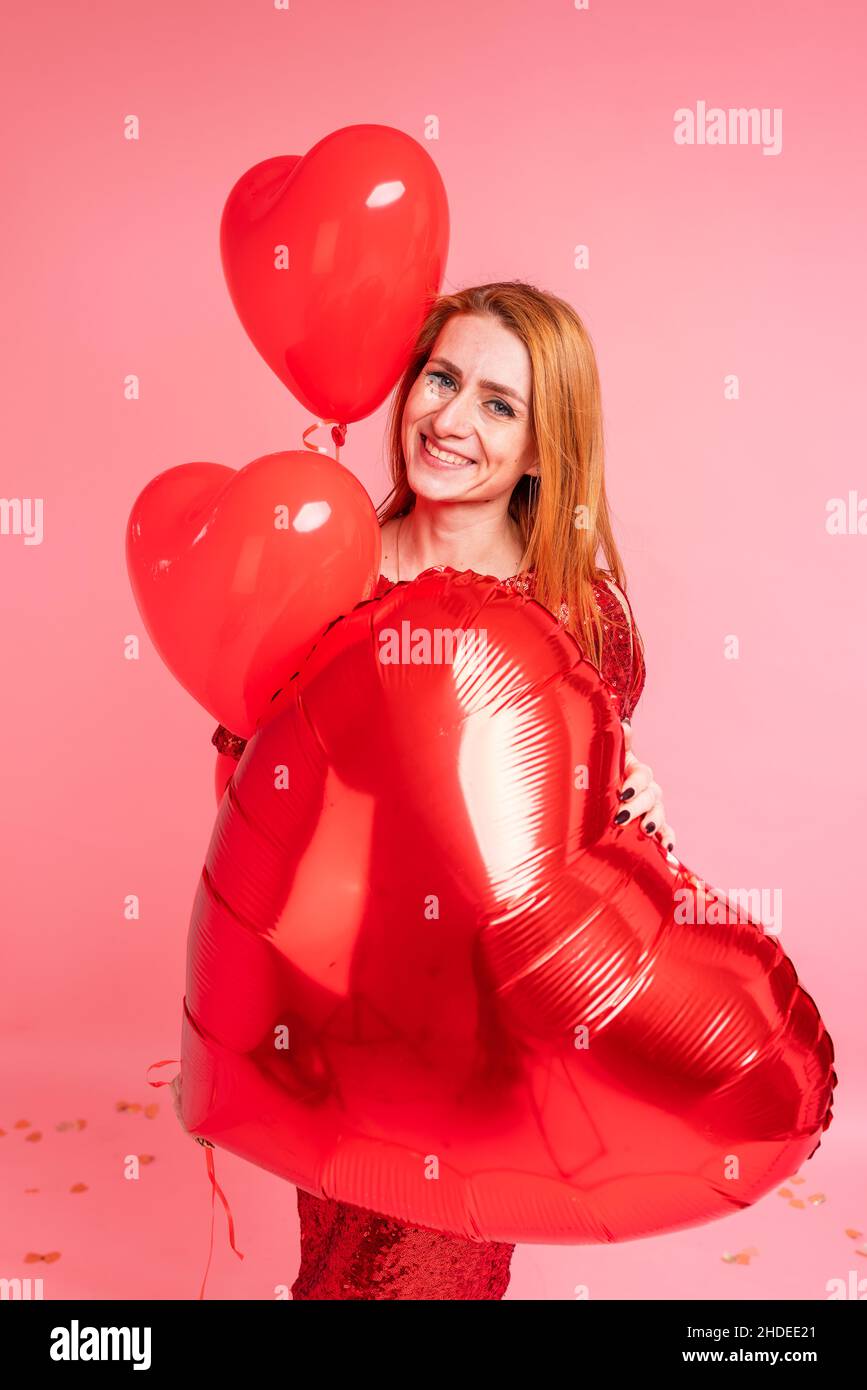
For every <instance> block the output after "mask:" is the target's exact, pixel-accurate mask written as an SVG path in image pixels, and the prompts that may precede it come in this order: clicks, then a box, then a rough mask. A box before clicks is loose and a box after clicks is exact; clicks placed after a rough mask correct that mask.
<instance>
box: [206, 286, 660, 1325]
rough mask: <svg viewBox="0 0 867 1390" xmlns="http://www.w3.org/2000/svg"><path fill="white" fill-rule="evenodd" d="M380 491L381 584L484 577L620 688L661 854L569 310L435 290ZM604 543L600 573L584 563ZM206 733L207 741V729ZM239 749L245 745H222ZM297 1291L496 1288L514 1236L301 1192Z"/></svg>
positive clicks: (399, 1293)
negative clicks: (387, 488) (493, 1235)
mask: <svg viewBox="0 0 867 1390" xmlns="http://www.w3.org/2000/svg"><path fill="white" fill-rule="evenodd" d="M388 441H389V453H390V465H391V474H392V481H393V484H394V486H393V488H392V491H391V493H390V495H389V497H388V499H387V500H386V502H385V503H384V504H383V506H382V508H381V509H380V524H381V527H382V540H383V558H382V574H381V575H380V579H379V584H378V586H377V590H376V592H377V593H382V592H385V591H386V590H387V589H388V588H389V587H390V586H391V585H392V584H395V583H405V582H407V581H412V580H413V579H415V578H416V577H417V576H418V575H419V574H421V573H422V572H423V571H424V570H426V569H429V568H431V567H432V566H449V567H451V568H452V569H455V570H458V571H462V570H473V571H475V572H476V573H479V574H483V575H492V576H494V577H495V578H498V579H500V580H502V581H503V582H504V583H505V584H506V585H507V586H508V587H511V588H515V589H519V590H521V591H522V592H524V593H528V594H531V595H533V596H534V597H536V598H537V599H538V600H539V601H540V602H542V603H544V604H545V605H546V606H547V607H548V608H550V609H551V610H552V611H553V612H555V613H556V614H557V616H558V617H559V619H560V621H561V623H563V624H564V625H565V626H567V628H568V629H569V630H570V631H571V632H572V633H573V635H574V636H575V637H576V638H578V640H579V641H580V642H581V644H582V646H583V648H584V651H585V652H586V653H587V655H588V656H590V658H591V659H592V660H593V661H594V663H595V664H596V666H597V667H598V668H599V669H600V671H601V673H602V675H603V676H604V678H605V679H606V680H608V681H609V682H610V684H611V685H612V686H613V687H614V689H615V690H616V692H617V694H618V696H619V700H620V715H621V719H622V720H623V721H624V730H625V734H626V747H627V757H626V767H627V773H628V775H627V777H626V780H625V782H624V784H623V787H622V788H621V791H620V799H621V800H622V801H624V802H628V805H626V806H624V808H623V809H622V810H621V811H620V812H619V813H618V815H617V817H616V820H617V823H618V824H623V823H625V821H627V820H628V819H630V818H631V819H638V818H640V819H641V827H642V830H643V831H644V832H645V833H647V834H651V835H654V836H655V837H658V838H659V839H660V840H661V841H662V842H663V843H664V844H665V845H666V846H667V848H668V849H669V850H671V849H672V848H673V847H674V834H673V832H672V830H671V827H670V826H669V825H668V824H667V822H666V819H665V809H664V806H663V803H662V793H661V791H660V788H659V786H658V785H657V783H656V782H655V781H654V779H653V771H652V769H651V768H650V767H648V766H647V765H646V764H643V763H640V762H639V761H638V759H637V758H636V757H635V755H634V754H633V752H632V749H631V729H630V724H629V722H628V721H629V719H630V717H631V715H632V711H633V709H634V707H635V704H636V702H637V700H638V698H639V696H640V694H641V691H642V688H643V685H644V674H645V668H644V658H643V643H642V641H641V637H640V634H639V633H638V631H637V629H636V627H635V625H634V622H633V620H632V611H631V608H630V605H629V602H628V600H627V598H626V596H625V585H624V578H623V567H622V564H621V561H620V557H619V555H618V552H617V548H616V545H615V543H614V537H613V534H612V530H611V522H610V519H609V515H608V504H607V499H606V495H605V484H604V477H603V441H602V413H601V400H600V390H599V378H598V372H597V367H596V361H595V356H594V352H593V348H592V345H591V343H590V339H589V337H588V335H587V332H586V330H585V328H584V326H583V324H582V323H581V320H580V319H579V318H578V316H577V314H576V313H575V311H574V310H573V309H572V308H571V307H570V306H569V305H568V304H566V303H565V302H564V301H563V300H560V299H557V298H556V297H554V296H553V295H550V294H547V293H544V292H542V291H540V290H537V289H534V288H533V287H532V286H529V285H524V284H522V283H520V282H511V283H501V284H492V285H484V286H481V287H478V288H475V289H468V290H463V291H461V292H459V293H457V294H453V295H445V296H442V297H440V298H439V299H438V300H437V301H436V302H435V304H434V305H433V307H432V308H431V310H430V312H429V314H428V316H427V318H426V320H425V323H424V326H423V328H422V330H421V333H420V334H419V337H418V340H417V342H416V345H415V349H414V351H413V354H412V358H411V360H410V362H409V364H408V366H407V368H406V370H405V372H404V374H403V377H402V379H401V381H400V383H399V385H398V387H397V389H396V392H395V395H394V398H393V401H392V406H391V410H390V413H389V424H388ZM600 549H601V551H602V553H603V556H604V559H605V561H606V563H607V566H608V568H607V571H603V570H600V569H598V568H597V563H596V562H597V554H598V551H599V550H600ZM215 741H216V740H215ZM220 746H221V747H223V748H225V749H226V751H231V752H233V753H234V755H235V756H238V757H240V754H241V751H242V750H243V746H244V745H243V742H242V741H241V740H238V739H234V740H232V739H227V740H225V741H224V742H223V743H222V744H220V743H218V747H220ZM298 1211H299V1217H300V1222H301V1267H300V1270H299V1273H298V1277H297V1279H296V1281H295V1283H294V1285H293V1287H292V1295H293V1298H295V1299H335V1300H347V1299H348V1300H357V1299H499V1298H502V1296H503V1294H504V1292H505V1290H506V1286H507V1284H508V1281H509V1263H510V1260H511V1256H512V1251H513V1249H514V1246H513V1245H509V1244H503V1243H501V1242H494V1241H489V1242H474V1241H471V1240H468V1239H465V1238H463V1237H459V1236H453V1235H444V1234H442V1233H440V1232H436V1231H431V1230H427V1229H425V1228H423V1227H420V1226H411V1225H406V1224H404V1223H402V1222H399V1221H396V1220H394V1219H391V1218H387V1217H382V1216H378V1215H376V1214H375V1213H373V1212H369V1211H365V1210H363V1209H362V1208H360V1207H355V1206H350V1205H348V1204H347V1203H345V1202H338V1201H334V1200H330V1199H322V1198H318V1197H314V1196H312V1195H311V1194H310V1193H307V1192H304V1191H302V1190H301V1189H298Z"/></svg>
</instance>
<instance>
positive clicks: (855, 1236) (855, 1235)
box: [846, 1226, 864, 1240]
mask: <svg viewBox="0 0 867 1390" xmlns="http://www.w3.org/2000/svg"><path fill="white" fill-rule="evenodd" d="M846 1234H847V1236H848V1237H849V1239H850V1240H860V1239H861V1237H862V1236H863V1234H864V1232H863V1231H856V1230H854V1229H853V1228H852V1227H851V1226H847V1227H846Z"/></svg>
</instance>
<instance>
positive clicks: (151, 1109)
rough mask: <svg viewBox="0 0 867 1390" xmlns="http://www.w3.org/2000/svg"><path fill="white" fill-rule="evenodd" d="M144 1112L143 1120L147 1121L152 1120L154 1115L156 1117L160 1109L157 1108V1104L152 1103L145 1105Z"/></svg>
mask: <svg viewBox="0 0 867 1390" xmlns="http://www.w3.org/2000/svg"><path fill="white" fill-rule="evenodd" d="M144 1112H145V1119H147V1120H152V1119H153V1118H154V1116H155V1115H158V1114H159V1113H160V1107H159V1105H158V1104H157V1102H156V1101H154V1103H153V1104H152V1105H146V1106H145V1108H144Z"/></svg>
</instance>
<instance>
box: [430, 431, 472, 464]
mask: <svg viewBox="0 0 867 1390" xmlns="http://www.w3.org/2000/svg"><path fill="white" fill-rule="evenodd" d="M425 448H426V449H427V450H428V452H429V453H431V454H433V456H434V458H435V459H442V461H443V463H469V462H470V460H469V459H465V458H461V456H460V455H459V454H444V453H443V451H442V450H441V449H435V448H434V446H433V445H432V444H431V442H430V440H429V439H428V438H427V437H425Z"/></svg>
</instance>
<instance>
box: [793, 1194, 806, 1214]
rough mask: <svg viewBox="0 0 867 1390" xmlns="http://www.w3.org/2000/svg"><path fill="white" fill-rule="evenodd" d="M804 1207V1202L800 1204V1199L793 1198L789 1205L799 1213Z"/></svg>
mask: <svg viewBox="0 0 867 1390" xmlns="http://www.w3.org/2000/svg"><path fill="white" fill-rule="evenodd" d="M806 1205H807V1204H806V1202H802V1201H801V1199H800V1197H793V1198H792V1200H791V1202H790V1203H789V1206H790V1207H797V1208H798V1210H799V1211H802V1210H803V1209H804V1207H805V1206H806Z"/></svg>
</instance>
